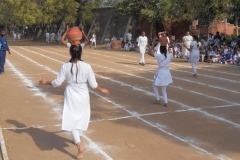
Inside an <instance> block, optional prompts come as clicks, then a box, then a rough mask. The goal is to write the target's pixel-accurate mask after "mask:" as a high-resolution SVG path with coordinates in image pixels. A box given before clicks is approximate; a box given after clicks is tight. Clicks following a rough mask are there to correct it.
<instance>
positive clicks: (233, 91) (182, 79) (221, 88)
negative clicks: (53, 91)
mask: <svg viewBox="0 0 240 160" xmlns="http://www.w3.org/2000/svg"><path fill="white" fill-rule="evenodd" d="M34 48H36V47H34ZM36 49H38V50H42V51H44V52H48V53H53V54H57V53H55V52H51V51H46V50H43V49H40V48H36ZM55 50H58V49H55ZM58 51H61V50H58ZM84 52H87V53H91V54H95V55H99V56H103V57H109V58H115V59H120V60H125V61H129V62H135V61H131V60H129V59H122V58H117V57H111V56H107V55H102V54H98V53H93V52H88V51H84ZM57 55H59V54H57ZM61 56H63V55H61ZM84 56H86V55H84ZM63 57H66V56H63ZM92 58H94V57H91V59H92ZM95 59H97V58H95ZM100 60H101V61H105V62H109V63H114V64H117V65H121V66H127V67H128V68H133V69H138V70H141V71H146V72H149V73H156V71H155V72H154V71H150V70H146V69H141V68H139V67H132V66H130V65H124V64H118V63H115V62H111V61H107V60H103V59H100ZM156 66H157V65H156ZM176 71H178V70H176ZM172 77H173V78H175V79H178V80H181V81H185V82H190V83H195V84H199V85H203V86H207V87H211V88H214V89H220V90H224V91H228V92H232V93H238V94H240V92H239V91H235V90H231V89H227V88H223V87H219V86H214V85H210V84H206V83H202V82H197V81H191V80H187V79H184V78H179V77H175V76H172Z"/></svg>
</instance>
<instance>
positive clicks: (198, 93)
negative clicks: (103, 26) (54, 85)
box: [34, 47, 239, 105]
mask: <svg viewBox="0 0 240 160" xmlns="http://www.w3.org/2000/svg"><path fill="white" fill-rule="evenodd" d="M34 48H36V47H34ZM37 49H38V48H37ZM39 50H42V51H45V52H49V53H53V54H56V55H59V56H63V57H66V56H64V55H60V54H57V53H54V52H51V51H46V50H43V49H39ZM85 57H88V56H86V55H85ZM91 59H98V58H94V57H91ZM100 60H101V61H105V60H102V59H100ZM106 62H109V63H113V62H110V61H106ZM114 64H115V63H114ZM92 65H95V66H99V67H101V68H106V69H108V70H112V71H117V72H120V73H124V74H127V75H130V76H133V77H136V78H140V79H144V80H147V81H150V82H153V80H152V79H148V78H145V77H141V76H137V75H134V74H130V73H127V72H124V71H120V70H116V69H112V68H109V67H105V66H101V65H97V64H92ZM123 66H126V67H130V66H128V65H123ZM169 86H170V87H173V88H177V89H179V90H183V91H187V92H190V93H194V94H197V95H201V96H204V97H207V98H212V99H216V100H220V101H224V102H227V103H230V104H236V105H238V104H239V103H237V102H232V101H228V100H225V99H221V98H218V97H214V96H209V95H206V94H202V93H200V92H195V91H192V90H188V89H184V88H182V87H179V86H174V85H172V84H171V85H169Z"/></svg>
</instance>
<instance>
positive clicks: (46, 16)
mask: <svg viewBox="0 0 240 160" xmlns="http://www.w3.org/2000/svg"><path fill="white" fill-rule="evenodd" d="M78 1H80V0H1V5H0V10H1V14H0V24H13V23H15V24H18V25H33V24H47V23H51V22H57V21H59V20H63V19H65V21H66V22H72V21H75V19H76V17H77V16H78V12H77V10H78V8H81V11H82V12H81V18H82V20H83V21H84V22H89V21H91V19H92V18H93V16H94V15H93V13H92V9H93V8H95V7H99V6H100V1H101V0H95V1H86V3H88V4H87V5H85V7H82V6H81V3H78Z"/></svg>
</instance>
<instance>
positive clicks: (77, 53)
mask: <svg viewBox="0 0 240 160" xmlns="http://www.w3.org/2000/svg"><path fill="white" fill-rule="evenodd" d="M70 53H71V56H72V57H71V59H70V60H69V62H71V63H72V67H73V61H74V60H79V61H82V46H81V45H71V47H70ZM72 67H71V74H72V75H73V72H72ZM76 68H77V74H76V81H77V75H78V66H77V65H76Z"/></svg>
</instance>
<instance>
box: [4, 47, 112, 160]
mask: <svg viewBox="0 0 240 160" xmlns="http://www.w3.org/2000/svg"><path fill="white" fill-rule="evenodd" d="M12 51H14V52H16V51H15V50H13V49H12ZM28 60H30V59H28ZM6 62H7V63H8V65H9V67H10V69H11V70H12V71H13V72H14V73H15V74H16V75H18V76H19V78H20V79H21V80H22V81H23V82H24V83H25V84H26V85H27V86H31V87H32V88H33V89H31V90H34V91H36V92H37V94H35V95H36V96H41V97H43V98H44V100H46V101H47V102H50V103H53V100H49V99H47V98H46V94H44V93H42V92H41V91H40V89H39V88H37V87H35V86H34V84H33V83H32V82H31V81H30V80H29V79H27V78H26V77H25V76H24V75H23V74H22V73H21V72H20V71H18V70H17V69H16V68H15V67H14V66H13V65H12V63H11V62H10V61H9V60H7V61H6ZM35 64H38V63H37V62H35ZM39 65H40V66H41V64H39ZM44 69H46V68H44ZM46 70H48V69H46ZM48 71H51V69H50V70H48ZM51 72H52V71H51ZM53 111H55V110H54V109H53ZM55 113H57V114H58V115H59V116H61V115H60V114H59V113H58V112H57V111H55ZM84 137H87V136H84ZM88 140H90V139H89V138H88ZM91 143H92V144H94V142H92V141H91ZM94 146H95V148H93V149H96V146H97V144H95V145H94ZM97 149H100V150H97V151H98V152H99V153H101V154H102V155H103V156H104V157H105V156H106V155H107V154H106V153H105V152H104V151H103V150H101V148H100V147H97ZM103 153H104V154H103ZM109 157H110V156H107V157H105V158H107V160H111V159H109Z"/></svg>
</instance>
